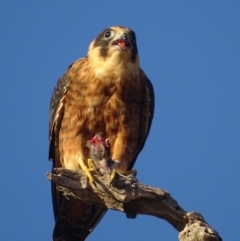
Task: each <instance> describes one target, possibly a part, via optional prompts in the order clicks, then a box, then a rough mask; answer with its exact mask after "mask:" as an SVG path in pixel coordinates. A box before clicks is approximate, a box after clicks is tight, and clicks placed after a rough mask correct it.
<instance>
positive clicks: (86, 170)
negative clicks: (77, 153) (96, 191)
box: [78, 160, 93, 182]
mask: <svg viewBox="0 0 240 241" xmlns="http://www.w3.org/2000/svg"><path fill="white" fill-rule="evenodd" d="M78 164H79V165H80V167H81V168H82V170H83V171H84V172H85V173H86V175H87V177H88V178H89V181H90V182H93V177H92V174H91V173H90V171H89V169H88V167H87V166H86V165H85V163H84V162H83V161H82V160H79V161H78Z"/></svg>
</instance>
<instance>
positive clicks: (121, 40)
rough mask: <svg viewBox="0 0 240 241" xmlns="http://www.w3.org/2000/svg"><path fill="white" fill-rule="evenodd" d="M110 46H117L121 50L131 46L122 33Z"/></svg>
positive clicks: (125, 35) (126, 36)
mask: <svg viewBox="0 0 240 241" xmlns="http://www.w3.org/2000/svg"><path fill="white" fill-rule="evenodd" d="M112 45H118V46H119V47H120V48H121V49H126V48H131V47H132V44H131V42H130V41H129V37H128V35H127V34H126V33H123V34H122V35H121V36H120V37H119V38H117V39H116V40H114V41H113V42H112Z"/></svg>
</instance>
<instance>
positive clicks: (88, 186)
mask: <svg viewBox="0 0 240 241" xmlns="http://www.w3.org/2000/svg"><path fill="white" fill-rule="evenodd" d="M54 171H55V174H52V173H48V174H47V177H48V179H49V180H51V181H52V182H54V183H55V184H56V185H57V189H58V190H59V191H61V192H63V194H64V195H65V196H66V198H67V199H77V200H79V202H87V203H93V204H94V205H99V206H103V207H106V208H108V209H113V210H117V211H120V212H125V213H126V215H127V217H128V218H135V217H136V216H137V215H138V214H145V215H151V216H155V217H157V218H161V219H164V220H166V221H167V222H169V223H170V224H171V225H172V226H173V227H174V228H175V229H176V230H178V231H179V240H180V241H222V239H221V237H220V236H219V234H218V233H217V232H216V231H215V230H214V229H213V228H212V227H211V226H210V225H209V224H208V223H207V222H206V221H205V220H204V218H203V216H202V215H201V214H199V213H197V212H186V211H185V210H184V209H183V208H182V207H181V206H180V205H179V204H178V203H177V201H176V200H174V199H173V198H172V197H171V195H170V193H169V192H167V191H165V190H163V189H160V188H156V187H151V186H148V185H145V184H142V183H140V182H139V181H138V180H137V179H136V178H135V177H134V176H132V175H128V176H123V175H117V177H116V178H115V179H114V180H113V181H112V182H111V179H110V176H109V175H104V176H100V175H93V176H94V183H89V182H88V179H87V176H86V174H85V173H84V172H83V171H81V170H79V171H70V170H67V169H63V168H55V169H54Z"/></svg>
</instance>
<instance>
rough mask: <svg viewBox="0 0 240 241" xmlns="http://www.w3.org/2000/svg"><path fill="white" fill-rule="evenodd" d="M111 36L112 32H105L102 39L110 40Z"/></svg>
mask: <svg viewBox="0 0 240 241" xmlns="http://www.w3.org/2000/svg"><path fill="white" fill-rule="evenodd" d="M112 36H113V31H112V30H107V31H106V32H105V33H104V38H106V39H107V38H110V37H112Z"/></svg>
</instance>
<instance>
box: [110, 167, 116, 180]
mask: <svg viewBox="0 0 240 241" xmlns="http://www.w3.org/2000/svg"><path fill="white" fill-rule="evenodd" d="M115 177H116V169H115V168H114V169H113V170H112V173H111V176H110V178H111V181H112V180H113V179H114V178H115Z"/></svg>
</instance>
